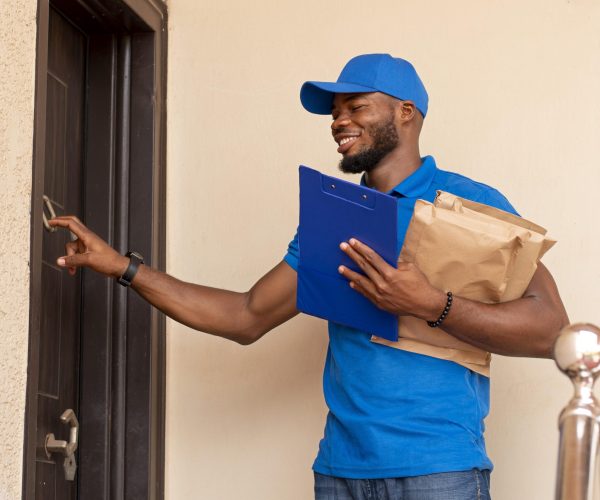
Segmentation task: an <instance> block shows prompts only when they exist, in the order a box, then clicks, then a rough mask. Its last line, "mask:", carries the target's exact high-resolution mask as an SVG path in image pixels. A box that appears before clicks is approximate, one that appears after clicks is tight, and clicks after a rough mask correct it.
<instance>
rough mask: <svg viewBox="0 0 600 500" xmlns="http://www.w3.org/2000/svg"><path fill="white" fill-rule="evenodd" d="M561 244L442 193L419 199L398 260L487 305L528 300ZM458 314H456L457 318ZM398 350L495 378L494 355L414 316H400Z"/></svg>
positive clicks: (516, 220)
mask: <svg viewBox="0 0 600 500" xmlns="http://www.w3.org/2000/svg"><path fill="white" fill-rule="evenodd" d="M554 243H556V240H553V239H551V238H549V237H547V236H546V230H545V229H544V228H543V227H541V226H538V225H537V224H534V223H533V222H530V221H528V220H526V219H523V218H521V217H518V216H517V215H514V214H511V213H508V212H505V211H503V210H500V209H497V208H494V207H490V206H488V205H483V204H481V203H476V202H473V201H469V200H466V199H464V198H459V197H458V196H455V195H453V194H450V193H446V192H443V191H438V192H437V197H436V199H435V201H434V203H429V202H427V201H424V200H417V202H416V204H415V209H414V213H413V216H412V219H411V221H410V225H409V227H408V230H407V232H406V237H405V240H404V246H403V247H402V251H401V252H400V257H399V258H398V261H399V262H400V261H402V262H414V263H415V264H416V265H417V266H418V267H419V269H420V270H421V271H423V273H424V274H425V275H426V276H427V278H428V279H429V281H430V282H431V284H432V285H433V286H435V287H437V288H440V289H441V290H451V291H452V293H453V294H454V295H456V296H459V297H465V298H468V299H473V300H477V301H480V302H486V303H495V302H506V301H509V300H513V299H517V298H519V297H521V296H522V295H523V293H524V292H525V290H526V289H527V286H528V285H529V282H530V281H531V278H532V276H533V273H534V272H535V270H536V268H537V263H538V261H539V259H540V258H541V257H542V255H544V253H546V251H548V250H549V249H550V248H551V247H552V245H554ZM450 314H452V313H450ZM399 336H400V338H399V339H398V341H397V342H391V341H389V340H386V339H381V338H379V337H375V336H373V337H372V338H371V340H372V341H373V342H377V343H380V344H384V345H387V346H390V347H395V348H397V349H403V350H405V351H410V352H415V353H418V354H425V355H428V356H433V357H436V358H441V359H447V360H450V361H454V362H456V363H458V364H460V365H463V366H465V367H467V368H469V369H471V370H473V371H475V372H477V373H481V374H483V375H486V376H488V377H489V373H490V360H491V355H490V353H489V352H486V351H484V350H482V349H479V348H477V347H474V346H472V345H470V344H467V343H466V342H462V341H461V340H458V339H457V338H456V337H453V336H452V335H450V334H448V333H446V332H445V331H443V329H441V328H430V327H429V326H428V325H427V323H426V322H425V321H423V320H420V319H418V318H415V317H413V316H400V319H399Z"/></svg>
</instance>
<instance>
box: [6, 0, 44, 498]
mask: <svg viewBox="0 0 600 500" xmlns="http://www.w3.org/2000/svg"><path fill="white" fill-rule="evenodd" d="M36 11H37V1H36V0H0V231H1V233H0V234H1V237H0V262H1V264H0V443H2V450H1V452H0V500H13V499H18V498H21V477H22V474H21V470H22V466H23V429H24V418H25V390H26V385H27V346H28V340H29V234H30V233H29V224H30V219H29V207H30V205H31V154H32V144H33V103H34V74H35V40H36V22H35V16H36Z"/></svg>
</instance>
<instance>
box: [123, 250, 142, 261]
mask: <svg viewBox="0 0 600 500" xmlns="http://www.w3.org/2000/svg"><path fill="white" fill-rule="evenodd" d="M126 256H127V257H135V258H136V259H139V260H141V261H143V260H144V256H143V255H142V254H140V253H138V252H127V254H126Z"/></svg>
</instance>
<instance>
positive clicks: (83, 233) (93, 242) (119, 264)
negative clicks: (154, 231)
mask: <svg viewBox="0 0 600 500" xmlns="http://www.w3.org/2000/svg"><path fill="white" fill-rule="evenodd" d="M48 223H49V224H50V225H51V226H58V227H63V228H65V229H68V230H70V231H71V232H72V233H73V234H74V235H75V236H77V239H76V240H75V241H69V242H68V243H67V244H66V245H65V251H66V253H67V255H65V256H62V257H59V258H58V259H56V263H57V264H58V265H59V266H60V267H66V268H68V270H69V274H71V275H74V274H75V273H76V272H77V268H78V267H89V268H91V269H93V270H94V271H97V272H99V273H101V274H104V275H105V276H112V277H114V278H118V277H119V276H121V275H122V274H123V273H124V272H125V270H126V269H127V265H128V264H129V259H128V258H127V257H125V256H123V255H121V254H119V253H118V252H117V251H116V250H115V249H114V248H112V247H110V246H109V245H108V244H107V243H106V242H105V241H104V240H103V239H102V238H100V237H99V236H98V235H97V234H95V233H93V232H92V231H90V230H89V229H88V228H87V227H86V226H84V225H83V223H82V222H81V221H80V220H79V219H78V218H77V217H74V216H72V215H65V216H62V217H56V218H54V219H51V220H49V221H48Z"/></svg>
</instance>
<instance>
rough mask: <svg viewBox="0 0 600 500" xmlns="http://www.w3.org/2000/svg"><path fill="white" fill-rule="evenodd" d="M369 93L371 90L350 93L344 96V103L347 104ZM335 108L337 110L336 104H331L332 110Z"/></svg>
mask: <svg viewBox="0 0 600 500" xmlns="http://www.w3.org/2000/svg"><path fill="white" fill-rule="evenodd" d="M368 93H369V92H359V93H356V94H348V95H347V96H345V97H342V104H345V103H347V102H348V101H351V100H352V99H358V98H360V97H363V96H364V95H365V94H368ZM334 110H335V106H334V104H333V103H332V104H331V112H333V111H334Z"/></svg>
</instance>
